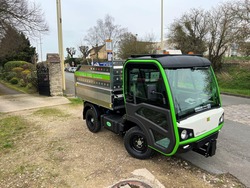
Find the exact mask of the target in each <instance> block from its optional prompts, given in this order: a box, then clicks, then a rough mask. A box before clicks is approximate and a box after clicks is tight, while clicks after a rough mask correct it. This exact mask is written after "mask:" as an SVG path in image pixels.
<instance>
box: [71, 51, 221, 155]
mask: <svg viewBox="0 0 250 188" xmlns="http://www.w3.org/2000/svg"><path fill="white" fill-rule="evenodd" d="M105 65H106V66H105ZM75 81H76V94H77V96H78V97H81V98H82V99H83V101H84V106H83V119H84V120H86V124H87V127H88V129H89V130H90V131H91V132H94V133H96V132H98V131H100V129H101V127H105V128H107V129H108V130H111V131H113V132H114V133H116V134H119V135H122V136H124V145H125V148H126V150H127V152H128V153H129V154H130V155H131V156H133V157H135V158H138V159H146V158H149V157H150V156H151V155H152V153H153V152H154V151H158V152H160V153H162V154H163V155H166V156H171V155H174V154H175V153H177V152H186V151H189V150H193V151H195V152H198V153H200V154H202V155H204V156H206V157H209V156H213V155H214V154H215V150H216V139H217V137H218V133H219V131H220V129H221V128H222V126H223V124H224V110H223V109H222V107H221V99H220V94H219V88H218V84H217V81H216V78H215V75H214V72H213V70H212V67H211V63H210V61H209V60H208V59H206V58H203V57H200V56H195V55H163V54H162V55H155V54H153V55H135V56H131V58H129V59H128V60H127V61H125V62H124V63H122V62H112V63H106V64H105V63H104V65H99V66H89V65H83V66H81V67H80V68H78V70H77V71H76V72H75Z"/></svg>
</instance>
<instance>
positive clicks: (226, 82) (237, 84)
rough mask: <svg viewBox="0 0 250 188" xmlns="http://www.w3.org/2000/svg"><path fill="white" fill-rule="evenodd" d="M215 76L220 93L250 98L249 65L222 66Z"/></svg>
mask: <svg viewBox="0 0 250 188" xmlns="http://www.w3.org/2000/svg"><path fill="white" fill-rule="evenodd" d="M216 76H217V79H218V84H219V87H220V91H221V92H224V93H228V94H236V95H240V96H247V97H250V64H248V65H241V64H224V66H223V67H222V70H221V72H219V73H216Z"/></svg>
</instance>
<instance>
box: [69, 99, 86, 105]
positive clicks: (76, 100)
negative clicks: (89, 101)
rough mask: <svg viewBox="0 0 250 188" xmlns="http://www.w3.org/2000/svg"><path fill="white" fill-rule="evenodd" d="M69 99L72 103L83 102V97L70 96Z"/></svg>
mask: <svg viewBox="0 0 250 188" xmlns="http://www.w3.org/2000/svg"><path fill="white" fill-rule="evenodd" d="M68 99H69V101H70V102H71V104H72V105H79V104H83V101H82V99H80V98H78V97H76V98H68Z"/></svg>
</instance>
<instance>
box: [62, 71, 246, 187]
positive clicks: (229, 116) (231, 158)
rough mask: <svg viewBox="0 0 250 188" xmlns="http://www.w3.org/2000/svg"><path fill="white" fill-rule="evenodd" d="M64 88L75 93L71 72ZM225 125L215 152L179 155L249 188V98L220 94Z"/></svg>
mask: <svg viewBox="0 0 250 188" xmlns="http://www.w3.org/2000/svg"><path fill="white" fill-rule="evenodd" d="M65 77H66V91H67V92H68V93H70V92H71V94H73V95H75V93H74V74H73V73H67V72H66V74H65ZM221 97H222V104H223V108H224V109H225V124H224V127H223V128H222V130H221V132H220V134H219V138H218V141H217V150H216V154H215V156H213V157H210V158H205V157H203V156H201V155H199V154H197V153H195V152H188V153H185V154H181V155H179V156H180V157H181V158H183V159H185V160H187V161H189V162H191V163H192V164H194V165H195V166H198V167H200V168H202V169H204V170H206V171H208V172H211V173H216V174H221V173H230V174H232V175H233V176H235V177H237V178H238V179H239V180H240V181H241V182H242V183H244V184H245V185H246V186H247V187H250V178H249V172H250V152H249V151H248V150H249V148H250V136H249V133H250V99H248V98H241V97H234V96H228V95H221Z"/></svg>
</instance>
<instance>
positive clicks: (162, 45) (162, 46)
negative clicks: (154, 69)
mask: <svg viewBox="0 0 250 188" xmlns="http://www.w3.org/2000/svg"><path fill="white" fill-rule="evenodd" d="M161 50H164V44H163V0H161Z"/></svg>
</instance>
